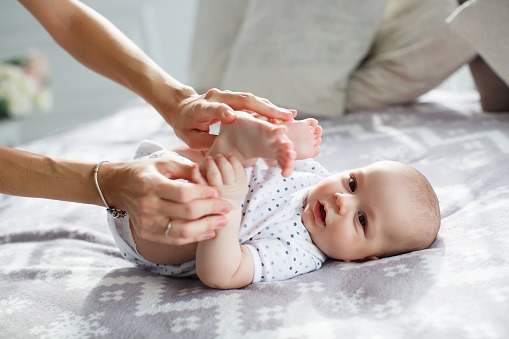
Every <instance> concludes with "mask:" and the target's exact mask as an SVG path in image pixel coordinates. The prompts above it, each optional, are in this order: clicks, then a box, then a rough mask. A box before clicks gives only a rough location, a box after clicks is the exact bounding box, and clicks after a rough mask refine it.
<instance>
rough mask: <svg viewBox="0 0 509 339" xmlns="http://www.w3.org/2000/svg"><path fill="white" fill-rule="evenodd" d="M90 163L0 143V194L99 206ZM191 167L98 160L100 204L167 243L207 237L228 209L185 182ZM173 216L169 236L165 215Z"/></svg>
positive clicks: (146, 235) (141, 232)
mask: <svg viewBox="0 0 509 339" xmlns="http://www.w3.org/2000/svg"><path fill="white" fill-rule="evenodd" d="M95 166H96V164H94V163H88V162H79V161H72V160H59V159H54V158H51V157H48V156H44V155H38V154H34V153H30V152H25V151H21V150H16V149H11V148H8V147H3V146H0V168H1V173H0V174H1V175H0V193H5V194H11V195H18V196H26V197H35V198H47V199H56V200H63V201H71V202H79V203H85V204H94V205H98V206H103V202H102V200H101V198H100V196H99V193H98V191H97V188H96V186H95V183H94V169H95ZM192 167H193V166H191V165H188V164H184V163H179V162H175V161H170V160H163V159H147V160H138V161H130V162H119V163H103V164H102V166H101V167H100V169H99V172H98V181H99V185H100V187H101V190H102V192H103V194H104V196H105V199H106V202H107V203H108V204H109V205H110V206H111V207H115V208H119V209H122V210H124V211H126V212H127V213H128V214H129V217H130V218H131V219H132V220H133V223H134V224H135V225H136V227H137V232H138V234H139V235H140V237H142V238H145V239H149V240H153V241H157V242H161V243H168V244H173V245H181V244H185V243H190V242H196V241H201V240H204V239H210V238H211V237H214V236H215V230H216V229H218V228H220V227H221V225H222V224H224V217H223V216H222V214H224V213H227V212H228V211H229V210H230V206H229V204H228V203H227V202H225V201H223V200H220V199H218V198H217V196H218V193H217V191H216V190H215V189H214V188H211V187H207V186H205V185H197V184H191V183H185V182H181V181H177V180H171V179H173V178H184V179H190V178H191V173H192ZM170 218H171V219H179V222H178V223H175V224H174V227H172V229H171V234H170V236H169V237H165V236H164V230H165V228H166V225H167V223H168V220H169V219H170Z"/></svg>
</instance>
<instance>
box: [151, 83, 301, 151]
mask: <svg viewBox="0 0 509 339" xmlns="http://www.w3.org/2000/svg"><path fill="white" fill-rule="evenodd" d="M241 110H247V111H252V112H255V113H257V114H259V115H262V116H265V117H267V118H269V119H277V120H280V121H290V120H292V119H293V118H294V117H295V116H296V115H297V111H295V110H288V109H285V108H280V107H277V106H276V105H274V104H273V103H271V102H270V101H269V100H267V99H263V98H259V97H257V96H254V95H253V94H250V93H241V92H231V91H221V90H218V89H215V88H214V89H211V90H209V91H208V92H207V93H206V94H203V95H199V94H197V93H195V94H192V95H190V96H189V97H188V98H187V99H184V100H182V101H181V103H180V105H178V108H177V110H176V111H175V112H172V113H171V116H169V115H167V116H164V113H161V114H162V115H163V116H164V117H165V119H166V121H167V122H168V123H169V124H170V125H171V126H172V127H173V129H174V130H175V133H176V134H177V136H178V137H179V138H180V139H181V140H182V141H184V142H185V143H186V144H187V145H188V146H189V147H191V148H193V149H208V148H210V146H211V145H212V143H213V142H214V139H215V136H214V135H210V134H209V130H210V125H213V124H215V123H217V122H222V123H230V122H233V121H234V120H235V119H236V114H235V112H234V111H241Z"/></svg>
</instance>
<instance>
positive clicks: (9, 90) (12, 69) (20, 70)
mask: <svg viewBox="0 0 509 339" xmlns="http://www.w3.org/2000/svg"><path fill="white" fill-rule="evenodd" d="M13 60H15V61H18V62H16V63H13V62H12V61H9V62H5V63H0V101H2V102H3V103H4V109H5V110H6V112H5V113H7V116H8V117H11V118H20V117H24V116H26V115H28V114H29V113H32V112H34V111H48V110H49V109H50V108H51V107H52V105H53V95H52V93H51V91H50V90H49V88H48V87H46V85H45V81H46V76H47V75H48V71H49V69H48V66H47V62H46V60H45V59H44V58H43V56H42V55H41V54H37V53H32V54H30V55H29V56H28V57H26V58H21V59H13ZM24 60H25V61H24Z"/></svg>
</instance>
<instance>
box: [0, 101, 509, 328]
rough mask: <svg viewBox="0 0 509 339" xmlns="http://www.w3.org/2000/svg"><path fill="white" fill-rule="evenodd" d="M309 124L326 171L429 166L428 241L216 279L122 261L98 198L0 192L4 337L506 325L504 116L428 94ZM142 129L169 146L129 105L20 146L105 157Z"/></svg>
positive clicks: (508, 234) (165, 132) (134, 140)
mask: <svg viewBox="0 0 509 339" xmlns="http://www.w3.org/2000/svg"><path fill="white" fill-rule="evenodd" d="M321 124H322V126H323V128H324V134H323V145H322V152H321V154H320V156H319V157H318V161H320V162H321V163H322V164H324V165H325V166H326V167H327V168H328V169H329V170H330V171H332V172H337V171H341V170H344V169H348V168H353V167H358V166H363V165H366V164H369V163H371V162H374V161H377V160H382V159H390V160H398V161H403V162H406V163H409V164H410V165H412V166H414V167H416V168H417V169H419V170H420V171H421V172H423V173H424V174H425V175H426V176H427V177H428V178H429V180H430V182H431V183H432V185H433V186H434V187H435V189H436V192H437V194H438V197H439V200H440V205H441V211H442V228H441V230H440V233H439V237H438V239H437V241H436V242H435V243H434V244H433V246H432V247H431V248H429V249H426V250H423V251H418V252H413V253H409V254H404V255H400V256H395V257H391V258H385V259H380V260H375V261H369V262H365V263H342V262H337V261H329V262H327V263H326V264H325V265H324V267H323V268H322V269H321V270H318V271H316V272H313V273H310V274H306V275H303V276H300V277H297V278H294V279H291V280H288V281H283V282H271V283H260V284H254V285H250V286H248V287H246V288H243V289H239V290H230V291H219V290H212V289H209V288H207V287H205V286H204V285H202V284H201V283H200V282H199V281H198V280H195V279H176V278H166V277H161V276H156V275H152V274H150V273H148V272H146V271H144V270H142V269H140V268H137V267H135V266H133V265H132V264H130V263H129V262H126V261H124V260H123V259H122V257H121V254H120V253H119V251H118V250H117V248H116V247H115V244H114V241H113V237H112V236H111V234H110V233H109V230H108V225H107V223H106V215H105V213H106V212H105V210H104V209H103V208H100V207H96V206H86V205H80V204H72V203H65V202H57V201H49V200H43V199H26V198H19V197H11V196H4V195H0V337H9V338H29V337H37V338H45V337H48V338H49V337H51V338H64V337H73V338H80V337H85V338H87V337H108V338H111V337H118V338H142V337H189V338H239V337H242V338H260V337H264V338H287V337H292V338H317V337H321V338H342V337H347V338H355V337H370V338H371V337H373V338H374V337H391V338H440V337H458V338H468V337H474V338H481V337H483V338H488V337H489V338H504V337H505V338H507V337H508V336H509V323H508V320H509V319H508V315H509V306H508V304H509V262H508V257H509V228H508V227H507V222H508V219H509V175H508V173H509V114H489V113H483V112H481V111H480V109H479V105H478V98H477V97H476V95H475V94H470V93H468V94H462V95H458V94H456V95H451V94H447V95H444V94H443V93H439V92H433V93H432V94H431V95H428V96H426V97H425V98H424V99H422V100H421V101H420V102H418V103H415V104H411V105H400V106H394V107H390V108H387V109H383V110H376V111H362V112H356V113H352V114H348V115H346V116H344V117H341V118H338V119H332V120H322V121H321ZM142 139H150V140H154V141H156V142H159V143H161V144H163V145H167V146H169V147H171V146H175V145H177V144H178V143H179V141H178V139H177V138H176V137H175V135H174V134H173V133H172V131H171V129H170V128H169V127H167V126H166V125H165V124H164V122H163V120H162V119H161V118H160V117H158V115H157V114H156V113H155V112H154V111H153V110H152V109H151V108H150V107H148V105H147V104H145V103H141V102H135V103H131V104H129V105H128V106H127V107H125V108H124V109H122V110H120V111H119V112H117V113H115V114H114V115H112V116H110V117H108V118H105V119H103V120H100V121H97V122H94V123H91V124H88V125H85V126H82V127H79V128H76V129H73V130H70V131H66V132H62V133H58V134H55V135H51V136H47V137H45V138H43V139H41V140H38V141H36V142H33V143H31V144H28V145H24V146H23V147H22V148H24V149H27V150H30V151H34V152H41V153H45V154H48V155H52V156H56V157H62V158H71V159H81V160H90V161H99V160H110V161H116V160H127V159H129V158H130V157H131V156H132V154H133V152H134V150H135V148H136V145H137V144H138V143H139V141H141V140H142ZM91 184H93V183H91ZM70 189H72V188H70Z"/></svg>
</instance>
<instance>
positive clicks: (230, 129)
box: [207, 112, 296, 176]
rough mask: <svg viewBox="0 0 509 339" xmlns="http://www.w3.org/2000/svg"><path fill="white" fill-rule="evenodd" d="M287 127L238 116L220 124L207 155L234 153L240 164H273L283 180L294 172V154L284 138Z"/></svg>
mask: <svg viewBox="0 0 509 339" xmlns="http://www.w3.org/2000/svg"><path fill="white" fill-rule="evenodd" d="M287 129H288V128H287V127H286V126H284V125H279V124H278V125H274V124H271V123H269V122H266V121H263V120H260V119H256V118H254V117H252V116H251V115H250V114H248V113H245V112H237V119H236V120H235V121H234V122H232V123H229V124H222V125H221V131H220V132H219V135H218V136H217V138H216V140H215V141H214V144H213V145H212V147H211V148H210V150H209V152H208V153H207V155H215V154H220V153H223V154H226V153H233V154H234V155H235V156H236V157H237V158H238V159H239V160H240V161H241V162H242V163H245V162H246V161H247V160H250V159H253V158H263V159H272V160H276V161H277V163H278V165H279V167H281V170H282V174H283V176H289V175H290V174H291V173H292V171H293V161H294V159H295V157H296V153H295V151H294V150H293V142H292V141H291V140H290V139H289V138H288V137H287V135H286V132H287Z"/></svg>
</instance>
